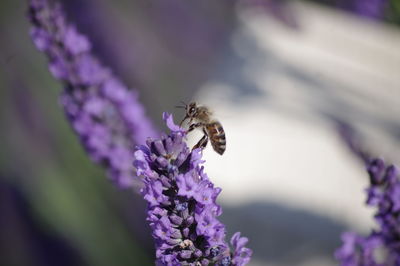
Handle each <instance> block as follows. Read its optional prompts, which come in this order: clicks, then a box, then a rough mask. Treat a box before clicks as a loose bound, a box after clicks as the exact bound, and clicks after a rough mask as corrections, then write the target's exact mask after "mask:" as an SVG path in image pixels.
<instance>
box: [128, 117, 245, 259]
mask: <svg viewBox="0 0 400 266" xmlns="http://www.w3.org/2000/svg"><path fill="white" fill-rule="evenodd" d="M163 118H164V120H165V122H166V123H167V126H168V127H169V128H170V130H171V133H170V135H168V136H167V135H163V136H162V137H161V139H151V138H149V139H148V140H147V145H145V146H139V147H137V149H136V151H135V155H134V156H135V161H134V166H135V167H136V168H137V174H138V176H142V177H143V182H144V184H145V186H144V188H143V189H142V190H141V192H142V194H143V196H144V198H145V199H146V200H147V201H148V216H147V220H148V221H149V222H150V227H151V228H152V230H153V237H154V239H155V243H156V249H157V251H156V264H157V265H209V264H212V265H245V264H247V263H248V262H249V261H250V257H251V255H252V251H251V250H250V249H248V248H246V247H244V245H245V244H247V241H248V240H247V238H245V237H240V233H236V234H235V235H234V236H233V237H232V240H231V244H232V246H233V248H234V251H233V252H230V249H229V247H228V244H227V243H226V242H225V226H224V225H223V224H222V223H221V222H220V221H219V220H218V219H217V217H218V216H219V215H221V213H222V210H221V207H220V206H219V205H218V204H217V203H216V199H217V196H218V194H219V193H220V192H221V189H220V188H216V187H214V184H213V183H212V182H211V181H210V180H209V179H208V176H207V175H206V173H205V172H204V166H201V164H202V163H203V162H204V161H203V160H201V150H200V149H195V150H193V151H190V149H189V148H188V147H187V145H186V143H185V142H184V137H185V136H186V133H185V131H184V130H183V129H181V128H179V127H178V126H177V125H175V124H174V123H173V120H172V115H168V114H166V113H164V115H163Z"/></svg>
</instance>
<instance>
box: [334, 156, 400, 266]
mask: <svg viewBox="0 0 400 266" xmlns="http://www.w3.org/2000/svg"><path fill="white" fill-rule="evenodd" d="M367 171H368V174H369V177H370V187H369V188H368V189H367V190H366V191H367V195H368V197H367V204H368V205H370V206H374V207H376V208H377V211H376V213H375V220H376V221H377V223H378V225H379V229H378V230H376V231H373V232H372V233H371V234H370V235H369V236H367V237H362V236H358V235H356V234H354V233H349V232H348V233H344V234H343V236H342V240H343V246H342V247H341V248H339V249H338V250H337V251H336V253H335V257H336V258H337V259H338V260H339V261H340V262H341V265H342V266H365V265H366V266H379V265H382V266H383V265H385V266H386V265H388V266H391V265H393V266H395V265H396V266H397V265H400V175H399V170H398V169H397V168H396V167H395V166H394V165H386V164H385V162H384V161H383V160H382V159H380V158H377V159H372V160H370V161H369V163H368V164H367Z"/></svg>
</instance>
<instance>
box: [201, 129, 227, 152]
mask: <svg viewBox="0 0 400 266" xmlns="http://www.w3.org/2000/svg"><path fill="white" fill-rule="evenodd" d="M205 129H206V131H207V135H208V138H209V140H210V141H211V145H212V147H213V149H214V151H216V152H217V153H219V154H221V155H222V154H223V153H224V151H225V149H226V138H225V131H224V129H223V128H222V125H221V123H220V122H218V121H213V122H211V123H209V124H207V125H206V126H205Z"/></svg>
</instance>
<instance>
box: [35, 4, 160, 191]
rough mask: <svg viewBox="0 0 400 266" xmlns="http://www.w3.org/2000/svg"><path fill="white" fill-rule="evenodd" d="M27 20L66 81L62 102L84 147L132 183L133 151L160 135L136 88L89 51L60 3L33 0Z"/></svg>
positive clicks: (119, 179) (113, 175) (120, 179)
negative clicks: (149, 139) (67, 19)
mask: <svg viewBox="0 0 400 266" xmlns="http://www.w3.org/2000/svg"><path fill="white" fill-rule="evenodd" d="M29 18H30V20H31V22H32V24H33V27H32V29H31V37H32V40H33V42H34V43H35V45H36V47H37V48H38V50H40V51H41V52H43V53H45V54H46V55H47V57H48V59H49V70H50V72H51V73H52V74H53V76H54V77H55V78H56V79H58V80H60V81H62V82H63V83H64V85H65V89H64V92H63V94H62V96H61V104H62V105H63V106H64V110H65V113H66V116H67V117H68V119H69V121H70V123H71V124H72V127H73V129H74V130H75V132H76V133H77V135H78V136H79V138H80V139H81V142H82V145H83V146H84V148H85V149H86V151H87V152H88V154H89V156H90V157H91V158H92V160H94V161H95V162H96V163H98V164H101V165H103V166H105V168H106V169H107V170H108V172H109V176H110V177H111V178H112V180H113V181H115V182H116V183H117V184H118V185H120V186H122V187H127V186H131V185H132V182H133V176H134V173H133V171H134V170H133V169H132V164H131V158H132V154H131V151H132V149H133V147H134V146H135V145H136V144H141V143H144V141H145V140H146V138H147V137H148V136H156V131H155V130H154V128H153V126H152V124H151V122H150V121H149V119H148V118H147V117H146V115H145V113H144V109H143V107H142V105H141V104H140V103H139V101H138V95H137V92H136V91H133V90H129V89H128V88H127V87H126V86H125V85H124V84H122V82H121V81H120V80H118V79H117V78H116V77H115V76H113V74H112V73H111V71H110V70H109V69H108V68H106V67H104V66H103V65H102V64H101V63H100V62H99V61H98V60H97V59H96V58H95V57H94V56H93V55H92V54H91V44H90V42H89V40H88V39H87V38H86V37H85V36H83V35H82V34H80V33H78V31H77V30H76V28H75V27H74V26H73V25H70V24H68V23H67V22H66V20H65V16H64V14H63V12H62V10H61V7H60V5H59V4H58V3H57V4H53V2H52V4H50V3H49V2H48V1H47V0H30V1H29Z"/></svg>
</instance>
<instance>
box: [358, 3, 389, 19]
mask: <svg viewBox="0 0 400 266" xmlns="http://www.w3.org/2000/svg"><path fill="white" fill-rule="evenodd" d="M387 3H388V0H355V1H354V11H355V12H356V13H358V14H360V15H362V16H365V17H370V18H382V17H383V15H384V11H385V7H386V5H387Z"/></svg>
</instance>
